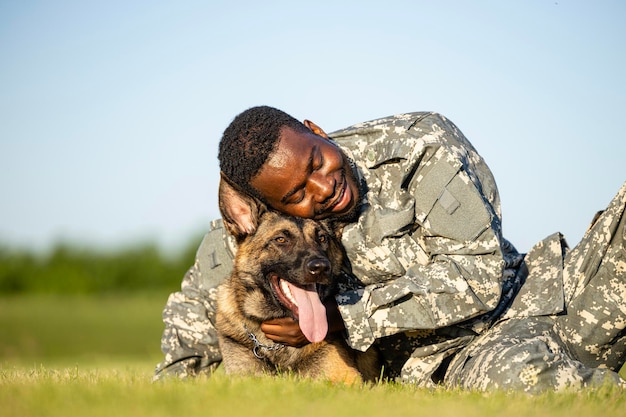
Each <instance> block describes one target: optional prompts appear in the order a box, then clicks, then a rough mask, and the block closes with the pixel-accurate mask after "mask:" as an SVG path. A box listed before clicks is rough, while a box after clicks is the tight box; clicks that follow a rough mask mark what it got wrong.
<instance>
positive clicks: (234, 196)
mask: <svg viewBox="0 0 626 417" xmlns="http://www.w3.org/2000/svg"><path fill="white" fill-rule="evenodd" d="M219 208H220V212H221V213H222V220H223V221H224V226H225V227H226V230H228V232H229V233H230V234H232V235H233V236H234V237H235V239H236V240H237V241H241V240H242V239H243V238H245V237H246V236H248V235H251V234H252V233H254V232H255V231H256V228H257V226H258V224H259V217H261V214H263V212H264V211H265V210H266V208H265V205H264V204H263V203H261V202H260V201H259V200H258V199H256V198H254V197H252V196H249V195H247V194H246V193H245V192H244V191H242V190H240V189H239V187H237V186H235V185H234V184H232V183H231V182H230V181H228V180H227V179H226V178H225V177H224V175H220V188H219Z"/></svg>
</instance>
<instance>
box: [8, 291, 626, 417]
mask: <svg viewBox="0 0 626 417" xmlns="http://www.w3.org/2000/svg"><path fill="white" fill-rule="evenodd" d="M165 297H166V295H164V294H143V295H124V296H119V295H118V296H113V295H110V296H104V297H88V296H79V297H76V296H71V297H70V296H14V297H0V416H3V417H4V416H7V417H8V416H20V417H22V416H24V417H28V416H64V417H65V416H105V415H106V416H115V417H126V416H133V417H141V416H171V415H177V416H195V415H201V416H228V417H237V416H251V415H252V416H270V415H271V416H298V417H306V416H329V417H330V416H342V417H353V416H354V417H360V416H365V415H368V416H369V415H372V416H373V415H376V416H409V415H411V416H422V415H423V416H437V417H447V416H451V417H452V416H463V417H472V416H476V417H479V416H480V417H490V416H502V415H506V416H533V417H541V416H550V417H559V416H567V417H575V416H581V417H588V416H603V417H607V416H626V394H624V393H622V392H620V391H618V390H615V389H611V388H602V389H598V390H589V391H582V392H572V393H560V394H555V393H546V394H543V395H539V396H534V397H529V396H526V395H524V394H505V393H491V394H481V393H473V392H459V391H450V390H443V389H437V390H424V389H416V388H414V387H412V386H409V385H399V384H390V383H387V384H379V385H372V386H365V387H347V386H337V385H330V384H328V383H326V382H314V381H306V380H298V379H297V378H294V377H280V378H228V377H226V376H225V375H224V374H222V373H219V372H218V373H217V374H215V375H214V376H212V377H211V378H198V379H195V380H187V381H179V380H168V381H162V382H156V383H153V382H152V372H153V369H154V365H155V364H156V363H157V362H158V361H159V360H160V358H161V354H160V352H159V337H160V334H161V331H162V324H161V320H160V313H161V309H162V307H163V304H164V302H165Z"/></svg>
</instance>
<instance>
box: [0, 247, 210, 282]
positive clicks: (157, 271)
mask: <svg viewBox="0 0 626 417" xmlns="http://www.w3.org/2000/svg"><path fill="white" fill-rule="evenodd" d="M200 240H201V238H196V239H193V242H192V243H190V244H189V245H188V247H186V248H185V249H184V250H182V251H180V252H179V253H176V254H164V253H163V251H161V250H159V249H158V248H157V246H156V245H153V244H137V245H135V246H132V247H126V248H124V249H120V250H116V251H111V250H104V249H94V248H84V247H80V246H79V245H71V244H57V245H56V246H55V247H54V248H52V250H50V251H48V252H47V253H45V254H41V253H36V252H34V251H29V250H26V249H16V248H11V247H9V246H6V245H1V244H0V294H16V293H26V292H29V293H70V294H98V293H109V292H122V291H123V292H129V291H145V290H164V291H168V290H171V291H176V290H178V289H179V288H180V282H181V280H182V278H183V275H184V274H185V272H186V271H187V270H188V269H189V267H190V266H191V265H192V264H193V261H194V258H195V252H196V250H197V247H198V244H199V243H200Z"/></svg>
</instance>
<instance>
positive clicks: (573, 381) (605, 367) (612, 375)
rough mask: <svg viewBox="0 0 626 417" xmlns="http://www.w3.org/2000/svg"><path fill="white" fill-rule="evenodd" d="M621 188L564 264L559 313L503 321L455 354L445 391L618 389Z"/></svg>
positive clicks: (622, 348) (625, 264)
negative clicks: (597, 386) (604, 386)
mask: <svg viewBox="0 0 626 417" xmlns="http://www.w3.org/2000/svg"><path fill="white" fill-rule="evenodd" d="M625 207H626V183H625V184H624V185H623V186H622V188H621V189H620V191H619V192H618V194H617V195H616V196H615V198H614V199H613V200H612V201H611V203H610V204H609V206H608V207H607V209H606V210H605V211H604V212H603V213H602V214H601V215H600V216H599V217H598V218H597V220H596V221H595V223H593V225H592V226H591V227H590V228H589V229H588V230H587V232H586V233H585V235H584V236H583V238H582V240H581V242H580V243H579V244H578V245H577V246H576V247H575V248H573V249H572V250H571V251H569V252H568V253H567V254H566V255H565V257H564V264H563V266H564V269H563V288H564V296H565V307H566V310H565V311H564V312H563V313H561V314H557V315H551V316H540V317H521V318H510V319H504V320H502V321H500V322H498V323H496V324H495V325H494V326H493V327H492V328H491V329H489V330H488V331H486V332H485V333H484V334H482V335H480V336H478V337H477V338H475V339H474V340H473V341H472V342H470V343H469V344H468V345H467V346H466V347H464V348H463V349H462V350H460V351H459V352H458V353H457V354H456V355H455V356H454V358H453V359H452V361H451V362H450V364H449V366H448V369H447V372H446V374H445V379H444V383H445V384H446V385H448V386H454V387H463V388H471V389H479V390H486V389H494V388H495V389H514V390H518V391H520V390H521V391H527V392H539V391H542V390H545V389H556V390H559V389H564V388H579V387H585V386H591V385H595V384H602V383H606V382H611V383H615V384H618V385H621V386H625V385H624V380H622V379H621V378H620V377H619V375H618V374H617V373H616V372H615V371H619V369H620V368H621V366H622V365H623V364H624V361H625V360H626V355H625V353H626V332H625V331H624V328H625V327H626V249H625V241H626V215H625V213H624V210H625Z"/></svg>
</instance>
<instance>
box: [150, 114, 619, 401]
mask: <svg viewBox="0 0 626 417" xmlns="http://www.w3.org/2000/svg"><path fill="white" fill-rule="evenodd" d="M219 160H220V168H221V171H222V175H223V176H225V177H226V178H228V179H229V180H230V182H232V183H234V184H236V185H238V186H239V187H241V188H242V189H243V190H244V191H245V192H247V193H249V194H250V195H253V196H255V197H257V198H259V199H261V200H262V201H264V202H265V203H266V204H268V205H269V206H271V207H273V208H274V209H276V210H279V211H282V212H285V213H287V214H291V215H295V216H301V217H308V218H315V219H323V218H327V217H333V218H335V219H338V220H340V221H341V222H342V223H345V226H344V228H343V236H342V243H343V245H344V246H345V249H346V252H347V255H348V258H349V260H350V263H351V267H352V270H351V271H346V273H345V274H344V275H345V276H344V277H343V278H344V279H343V282H342V285H341V289H340V291H339V293H338V294H337V295H336V300H335V301H336V304H334V303H331V305H328V306H327V310H328V317H329V322H330V326H329V327H330V329H331V331H345V336H346V339H347V341H348V343H349V344H350V346H352V347H353V348H354V349H358V350H362V351H364V350H366V349H367V348H368V347H370V346H372V345H373V344H375V345H376V347H377V348H378V349H379V350H380V352H381V356H382V358H383V362H384V370H385V376H386V377H388V378H391V379H395V380H398V381H406V382H411V383H413V384H416V385H417V386H420V387H431V386H435V385H437V384H443V385H445V386H448V387H463V388H467V389H479V390H489V389H506V390H509V389H514V390H522V391H526V392H531V393H534V392H540V391H543V390H546V389H555V390H559V389H564V388H578V387H586V386H592V385H596V384H602V383H605V382H609V383H613V384H618V385H620V386H624V381H623V380H622V379H621V378H620V377H619V375H618V374H617V373H616V372H615V371H616V370H619V369H620V367H621V366H622V364H623V362H624V360H625V354H624V351H625V349H626V342H625V341H626V338H625V335H624V327H625V326H626V301H624V300H625V299H626V297H625V296H626V255H625V251H624V240H625V239H626V234H625V233H626V231H625V230H626V229H625V226H624V222H625V220H624V219H625V218H626V216H624V210H625V206H626V184H624V186H622V188H621V189H620V191H619V192H618V194H617V195H616V197H615V198H614V199H613V201H612V202H611V203H610V204H609V206H608V208H607V209H606V210H604V211H603V212H602V213H601V214H600V215H599V216H598V217H597V219H595V221H594V223H593V224H592V225H591V226H590V228H589V230H588V231H587V232H586V234H585V235H584V237H583V238H582V240H581V242H580V243H579V244H578V245H577V246H576V247H575V248H573V249H572V250H570V249H569V248H568V247H567V244H566V242H565V239H564V238H563V236H562V235H561V234H559V233H555V234H553V235H551V236H549V237H547V238H546V239H544V240H542V241H541V242H539V243H538V244H537V245H535V246H534V247H533V248H532V249H531V250H530V251H529V253H528V254H520V253H518V251H517V250H516V249H515V247H514V246H513V245H512V244H511V243H509V242H508V241H507V240H506V239H505V238H504V237H503V236H502V229H501V212H500V201H499V195H498V190H497V188H496V183H495V181H494V178H493V176H492V174H491V171H490V170H489V168H488V166H487V165H486V164H485V162H484V160H483V159H482V157H481V156H480V155H479V154H478V153H477V152H476V150H475V149H474V147H473V146H472V145H471V144H470V143H469V141H468V140H467V139H466V138H465V137H464V136H463V134H462V133H461V131H460V130H458V128H457V127H456V126H455V125H454V124H452V123H451V122H450V121H449V120H447V119H446V118H445V117H443V116H441V115H439V114H436V113H429V112H421V113H409V114H401V115H396V116H392V117H388V118H383V119H378V120H373V121H370V122H365V123H361V124H357V125H354V126H351V127H349V128H346V129H343V130H340V131H338V132H334V133H332V134H330V135H327V134H326V133H324V131H323V130H322V129H321V128H320V127H318V126H317V125H315V124H314V123H313V122H311V121H309V120H305V121H304V122H303V123H302V122H299V121H298V120H296V119H294V118H293V117H291V116H289V115H288V114H286V113H284V112H282V111H280V110H277V109H274V108H271V107H266V106H262V107H254V108H251V109H248V110H246V111H244V112H243V113H241V114H240V115H238V116H237V117H236V118H235V119H234V120H233V122H232V123H231V124H230V125H229V126H228V127H227V129H226V130H225V132H224V135H223V137H222V140H221V142H220V149H219ZM242 161H245V163H242ZM235 251H236V247H235V245H234V243H233V242H232V239H230V238H229V237H228V236H227V234H226V232H225V231H224V229H223V227H222V223H221V221H220V220H217V221H214V222H212V223H211V230H210V231H209V232H208V233H207V235H206V236H205V238H204V240H203V242H202V243H201V245H200V248H199V250H198V253H197V258H196V262H195V264H194V265H193V266H192V268H191V269H190V270H189V271H188V273H187V274H186V276H185V278H184V280H183V283H182V290H181V291H180V292H176V293H174V294H172V295H171V296H170V298H169V299H168V302H167V305H166V307H165V309H164V312H163V319H164V323H165V331H164V333H163V338H162V350H163V352H164V353H165V359H164V361H163V362H162V363H160V364H159V365H158V366H157V370H156V378H159V377H161V376H163V375H165V374H176V375H179V376H191V375H197V374H199V373H210V372H211V371H212V370H213V369H215V367H217V365H218V364H219V361H220V359H221V357H220V353H219V349H218V346H217V338H216V334H215V329H214V326H213V323H214V313H215V293H216V288H217V286H218V285H219V284H220V283H221V282H222V281H223V280H224V279H225V278H226V277H227V276H228V275H229V273H230V268H231V265H232V257H233V253H234V252H235ZM262 330H263V331H264V333H265V334H266V336H267V337H268V338H270V339H272V340H274V341H275V342H277V343H283V344H287V345H291V346H302V345H303V344H304V343H307V341H306V338H304V336H303V335H302V333H301V332H300V330H299V327H298V323H297V322H295V321H294V320H292V319H281V320H275V321H271V322H266V323H264V325H263V327H262Z"/></svg>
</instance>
